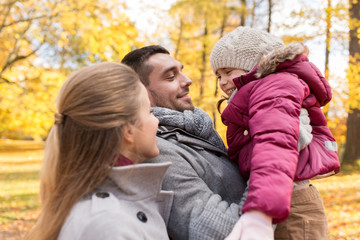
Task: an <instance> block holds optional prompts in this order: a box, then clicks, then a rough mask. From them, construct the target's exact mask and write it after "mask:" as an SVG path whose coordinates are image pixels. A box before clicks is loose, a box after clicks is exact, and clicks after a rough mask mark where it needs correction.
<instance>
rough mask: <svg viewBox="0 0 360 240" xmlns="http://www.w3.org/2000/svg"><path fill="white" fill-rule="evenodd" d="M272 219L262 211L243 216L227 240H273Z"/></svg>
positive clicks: (254, 211)
mask: <svg viewBox="0 0 360 240" xmlns="http://www.w3.org/2000/svg"><path fill="white" fill-rule="evenodd" d="M271 223H272V219H271V218H270V217H269V216H267V215H266V214H264V213H262V212H260V211H256V210H253V211H249V212H245V213H244V214H243V215H241V217H240V219H239V220H238V221H237V223H236V224H235V226H234V228H233V230H232V231H231V233H230V234H229V236H227V237H226V238H225V240H273V239H274V230H273V228H272V224H271Z"/></svg>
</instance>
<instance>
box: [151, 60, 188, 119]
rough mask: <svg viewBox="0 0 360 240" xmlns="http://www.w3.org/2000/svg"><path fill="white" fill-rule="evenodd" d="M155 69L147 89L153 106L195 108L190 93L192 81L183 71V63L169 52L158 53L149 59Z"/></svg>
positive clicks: (180, 109) (174, 108)
mask: <svg viewBox="0 0 360 240" xmlns="http://www.w3.org/2000/svg"><path fill="white" fill-rule="evenodd" d="M147 64H148V65H151V66H152V67H153V68H154V69H153V70H152V72H151V73H150V75H149V85H148V86H146V89H147V91H148V94H149V98H150V102H151V106H152V107H165V108H170V109H173V110H177V111H180V112H183V111H184V110H194V105H193V104H192V102H191V98H190V96H189V95H188V94H189V86H190V85H191V83H192V81H191V80H190V79H189V78H188V77H187V76H185V75H184V74H183V73H182V68H183V66H182V64H181V63H180V62H178V61H176V60H175V59H174V58H172V57H171V56H170V55H169V54H163V53H157V54H154V55H152V56H151V57H150V58H149V59H148V61H147Z"/></svg>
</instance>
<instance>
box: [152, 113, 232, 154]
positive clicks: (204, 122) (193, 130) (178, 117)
mask: <svg viewBox="0 0 360 240" xmlns="http://www.w3.org/2000/svg"><path fill="white" fill-rule="evenodd" d="M151 112H152V113H153V114H154V115H155V117H157V118H158V119H159V121H160V122H159V126H172V127H177V128H180V129H184V130H185V131H186V132H188V133H190V134H193V135H195V136H199V137H201V138H203V139H206V140H207V141H208V142H210V143H211V144H213V145H214V146H217V147H218V148H221V149H222V150H223V151H224V152H227V150H226V147H225V145H224V143H223V141H222V139H221V137H220V136H219V134H218V133H217V132H216V130H215V129H214V127H213V122H212V119H211V118H210V116H209V115H208V114H207V113H206V112H204V111H203V110H201V109H200V108H197V107H195V108H194V111H190V110H185V111H184V112H179V111H176V110H172V109H169V108H161V107H152V108H151Z"/></svg>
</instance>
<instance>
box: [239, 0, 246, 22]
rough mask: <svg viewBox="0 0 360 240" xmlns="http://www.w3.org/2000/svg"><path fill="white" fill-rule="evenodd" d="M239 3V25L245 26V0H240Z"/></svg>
mask: <svg viewBox="0 0 360 240" xmlns="http://www.w3.org/2000/svg"><path fill="white" fill-rule="evenodd" d="M240 3H241V6H240V26H245V21H246V17H247V7H246V0H240Z"/></svg>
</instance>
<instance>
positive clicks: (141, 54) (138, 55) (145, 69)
mask: <svg viewBox="0 0 360 240" xmlns="http://www.w3.org/2000/svg"><path fill="white" fill-rule="evenodd" d="M157 53H164V54H170V53H169V51H168V50H167V49H166V48H164V47H162V46H160V45H151V46H146V47H143V48H139V49H135V50H133V51H131V52H129V53H128V54H126V56H125V57H124V58H123V59H122V60H121V63H124V64H126V65H128V66H130V67H131V68H132V69H134V71H135V72H136V73H137V74H138V75H139V77H140V80H141V82H142V83H143V84H144V85H145V86H148V85H149V75H150V73H151V72H152V70H153V66H150V65H147V64H146V61H147V60H148V59H149V58H150V57H151V56H152V55H154V54H157Z"/></svg>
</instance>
